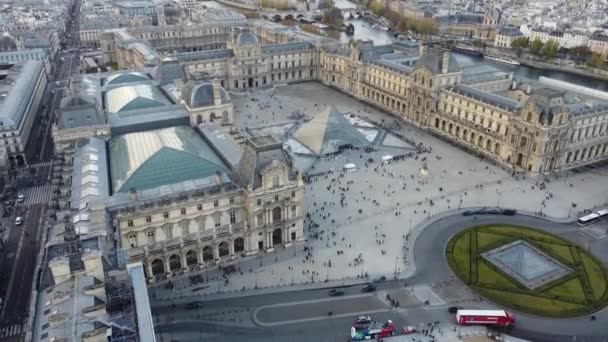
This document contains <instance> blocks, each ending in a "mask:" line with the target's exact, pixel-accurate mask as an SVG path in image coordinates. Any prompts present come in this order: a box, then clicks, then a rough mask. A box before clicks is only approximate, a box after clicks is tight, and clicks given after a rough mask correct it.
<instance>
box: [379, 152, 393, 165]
mask: <svg viewBox="0 0 608 342" xmlns="http://www.w3.org/2000/svg"><path fill="white" fill-rule="evenodd" d="M391 160H393V156H391V155H390V154H387V155H385V156H382V162H383V163H386V162H389V161H391Z"/></svg>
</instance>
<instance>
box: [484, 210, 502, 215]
mask: <svg viewBox="0 0 608 342" xmlns="http://www.w3.org/2000/svg"><path fill="white" fill-rule="evenodd" d="M486 214H488V215H500V214H502V210H500V209H488V210H486Z"/></svg>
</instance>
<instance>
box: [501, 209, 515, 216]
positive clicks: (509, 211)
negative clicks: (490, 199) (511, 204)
mask: <svg viewBox="0 0 608 342" xmlns="http://www.w3.org/2000/svg"><path fill="white" fill-rule="evenodd" d="M502 214H503V215H508V216H513V215H515V214H517V210H515V209H503V210H502Z"/></svg>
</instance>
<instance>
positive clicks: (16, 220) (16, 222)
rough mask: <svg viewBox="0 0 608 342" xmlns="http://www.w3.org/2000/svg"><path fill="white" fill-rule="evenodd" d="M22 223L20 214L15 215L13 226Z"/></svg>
mask: <svg viewBox="0 0 608 342" xmlns="http://www.w3.org/2000/svg"><path fill="white" fill-rule="evenodd" d="M22 224H23V218H21V216H17V217H16V218H15V226H20V225H22Z"/></svg>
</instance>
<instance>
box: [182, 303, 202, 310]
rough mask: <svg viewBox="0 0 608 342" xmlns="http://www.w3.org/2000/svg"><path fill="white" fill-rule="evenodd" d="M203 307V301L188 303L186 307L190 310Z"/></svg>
mask: <svg viewBox="0 0 608 342" xmlns="http://www.w3.org/2000/svg"><path fill="white" fill-rule="evenodd" d="M202 307H203V302H190V303H188V304H186V309H189V310H196V309H200V308H202Z"/></svg>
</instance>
